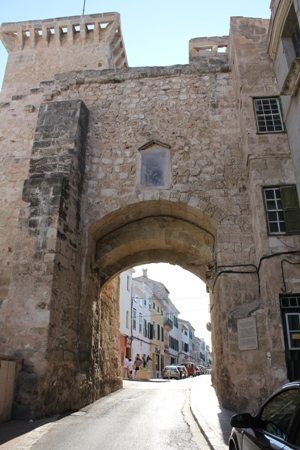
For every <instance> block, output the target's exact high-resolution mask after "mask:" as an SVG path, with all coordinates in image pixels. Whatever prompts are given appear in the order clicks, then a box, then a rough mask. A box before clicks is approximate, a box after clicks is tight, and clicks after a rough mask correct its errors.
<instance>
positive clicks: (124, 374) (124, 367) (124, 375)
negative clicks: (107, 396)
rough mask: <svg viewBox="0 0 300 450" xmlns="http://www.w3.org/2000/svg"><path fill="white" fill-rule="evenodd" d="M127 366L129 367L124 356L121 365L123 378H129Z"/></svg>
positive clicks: (126, 357)
mask: <svg viewBox="0 0 300 450" xmlns="http://www.w3.org/2000/svg"><path fill="white" fill-rule="evenodd" d="M128 365H129V359H128V356H127V355H126V356H125V358H124V364H123V369H124V370H123V378H129V371H128Z"/></svg>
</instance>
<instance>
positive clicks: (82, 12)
mask: <svg viewBox="0 0 300 450" xmlns="http://www.w3.org/2000/svg"><path fill="white" fill-rule="evenodd" d="M84 10H85V0H83V8H82V15H83V16H84Z"/></svg>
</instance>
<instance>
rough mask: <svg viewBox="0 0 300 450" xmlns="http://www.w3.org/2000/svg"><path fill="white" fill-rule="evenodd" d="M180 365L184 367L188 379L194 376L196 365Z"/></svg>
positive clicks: (187, 363) (191, 363) (188, 363)
mask: <svg viewBox="0 0 300 450" xmlns="http://www.w3.org/2000/svg"><path fill="white" fill-rule="evenodd" d="M182 365H183V366H185V367H186V370H187V372H188V376H189V377H194V376H195V375H196V365H195V364H194V363H193V362H184V363H182Z"/></svg>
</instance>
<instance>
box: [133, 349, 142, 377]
mask: <svg viewBox="0 0 300 450" xmlns="http://www.w3.org/2000/svg"><path fill="white" fill-rule="evenodd" d="M142 364H143V360H142V358H141V357H140V354H139V353H137V355H136V357H135V360H134V369H135V373H136V372H137V371H138V370H140V367H141V365H142Z"/></svg>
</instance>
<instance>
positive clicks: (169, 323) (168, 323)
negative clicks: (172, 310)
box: [164, 317, 173, 331]
mask: <svg viewBox="0 0 300 450" xmlns="http://www.w3.org/2000/svg"><path fill="white" fill-rule="evenodd" d="M164 329H165V330H166V331H171V330H173V320H171V319H169V318H168V317H166V318H165V319H164Z"/></svg>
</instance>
